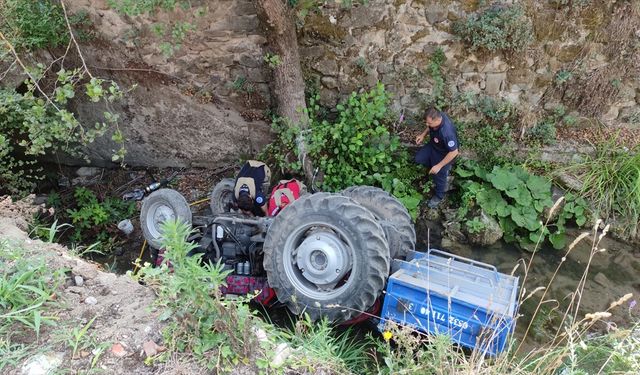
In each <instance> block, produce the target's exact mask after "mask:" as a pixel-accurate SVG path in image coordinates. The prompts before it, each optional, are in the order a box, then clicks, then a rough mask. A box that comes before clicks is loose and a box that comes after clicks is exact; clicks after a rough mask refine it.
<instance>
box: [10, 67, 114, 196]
mask: <svg viewBox="0 0 640 375" xmlns="http://www.w3.org/2000/svg"><path fill="white" fill-rule="evenodd" d="M31 74H32V77H33V78H34V79H36V81H34V80H31V79H29V80H27V81H26V82H25V83H26V87H27V91H26V92H25V93H18V92H17V91H16V90H13V89H0V193H10V194H15V195H23V194H25V193H27V192H28V191H30V190H32V189H33V187H34V186H35V183H36V181H37V180H38V179H40V178H41V177H40V174H41V172H42V168H41V167H39V166H38V165H37V162H38V160H39V158H40V157H42V156H44V155H45V154H46V153H52V152H56V151H63V152H68V153H71V154H74V155H77V156H79V153H78V150H79V148H78V147H79V146H80V145H83V144H88V143H91V142H93V141H94V139H95V138H96V137H99V136H101V135H103V134H104V132H105V131H106V130H107V128H108V126H109V125H111V126H116V125H117V122H118V115H114V114H111V113H110V112H104V113H103V116H104V122H101V123H96V124H95V125H94V126H84V125H83V124H81V123H80V122H79V121H78V120H77V119H76V117H75V115H74V114H73V113H72V112H70V111H68V110H67V109H65V106H66V105H67V103H68V101H69V100H70V99H72V98H74V97H76V90H78V88H77V85H78V82H79V81H80V80H81V79H82V78H83V74H82V73H81V71H80V70H79V69H74V70H65V69H60V70H59V71H58V72H57V73H56V78H55V83H56V87H55V89H54V91H53V92H51V93H48V97H47V98H48V99H49V100H47V98H43V97H42V94H43V92H42V91H40V90H39V88H38V86H37V83H36V82H38V81H39V80H40V79H41V78H42V76H43V75H44V74H45V71H44V66H42V65H39V66H38V67H37V69H35V70H34V71H32V73H31ZM84 86H85V94H86V95H87V97H88V99H89V100H90V101H92V102H98V101H101V100H104V101H105V102H106V103H107V105H108V104H109V103H110V102H113V101H115V100H117V99H120V98H121V97H122V96H123V92H121V91H120V89H119V87H118V85H117V84H116V83H115V82H111V83H110V85H109V86H108V87H104V86H106V85H105V82H104V81H103V80H101V79H98V78H91V80H90V81H89V82H87V83H86V84H85V85H84ZM78 91H79V90H78ZM121 134H122V133H120V131H119V130H117V129H116V131H115V133H114V136H113V137H112V139H113V140H114V141H116V143H119V144H120V146H121V147H120V149H119V150H118V151H116V154H115V155H114V157H113V160H114V161H115V160H122V159H123V158H124V155H125V150H124V146H123V145H124V139H122V138H118V135H120V136H121Z"/></svg>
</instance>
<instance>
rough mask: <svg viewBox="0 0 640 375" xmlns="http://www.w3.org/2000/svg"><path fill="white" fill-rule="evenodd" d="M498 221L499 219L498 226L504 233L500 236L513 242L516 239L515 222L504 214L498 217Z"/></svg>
mask: <svg viewBox="0 0 640 375" xmlns="http://www.w3.org/2000/svg"><path fill="white" fill-rule="evenodd" d="M499 221H500V227H501V228H502V231H503V232H504V235H503V237H502V238H503V239H504V240H505V241H507V242H514V241H515V239H516V238H515V231H516V229H517V228H518V226H517V225H516V223H514V222H513V220H512V219H511V218H510V217H506V216H505V217H500V219H499Z"/></svg>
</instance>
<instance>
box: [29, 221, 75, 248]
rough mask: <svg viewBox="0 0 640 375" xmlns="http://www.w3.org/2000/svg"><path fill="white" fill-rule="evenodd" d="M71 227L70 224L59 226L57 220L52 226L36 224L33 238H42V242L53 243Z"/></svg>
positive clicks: (33, 228)
mask: <svg viewBox="0 0 640 375" xmlns="http://www.w3.org/2000/svg"><path fill="white" fill-rule="evenodd" d="M70 227H71V225H70V224H68V223H63V224H60V225H58V220H57V219H56V220H54V221H53V223H51V225H49V226H46V225H41V224H37V223H36V224H35V225H32V228H31V236H32V237H36V238H40V239H41V240H43V241H45V242H48V243H53V242H54V241H55V239H56V235H57V234H58V233H60V232H62V231H63V230H64V229H65V228H70Z"/></svg>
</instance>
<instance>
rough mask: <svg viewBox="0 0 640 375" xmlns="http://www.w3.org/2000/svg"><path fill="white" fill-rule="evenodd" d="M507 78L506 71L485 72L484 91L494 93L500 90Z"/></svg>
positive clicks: (489, 93)
mask: <svg viewBox="0 0 640 375" xmlns="http://www.w3.org/2000/svg"><path fill="white" fill-rule="evenodd" d="M506 79H507V73H487V74H486V78H485V92H486V93H487V94H488V95H496V94H498V93H499V92H500V91H501V90H502V83H503V82H504V81H505V80H506Z"/></svg>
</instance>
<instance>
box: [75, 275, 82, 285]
mask: <svg viewBox="0 0 640 375" xmlns="http://www.w3.org/2000/svg"><path fill="white" fill-rule="evenodd" d="M73 281H74V282H75V283H76V285H77V286H83V285H84V279H83V278H82V276H79V275H76V276H74V277H73Z"/></svg>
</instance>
